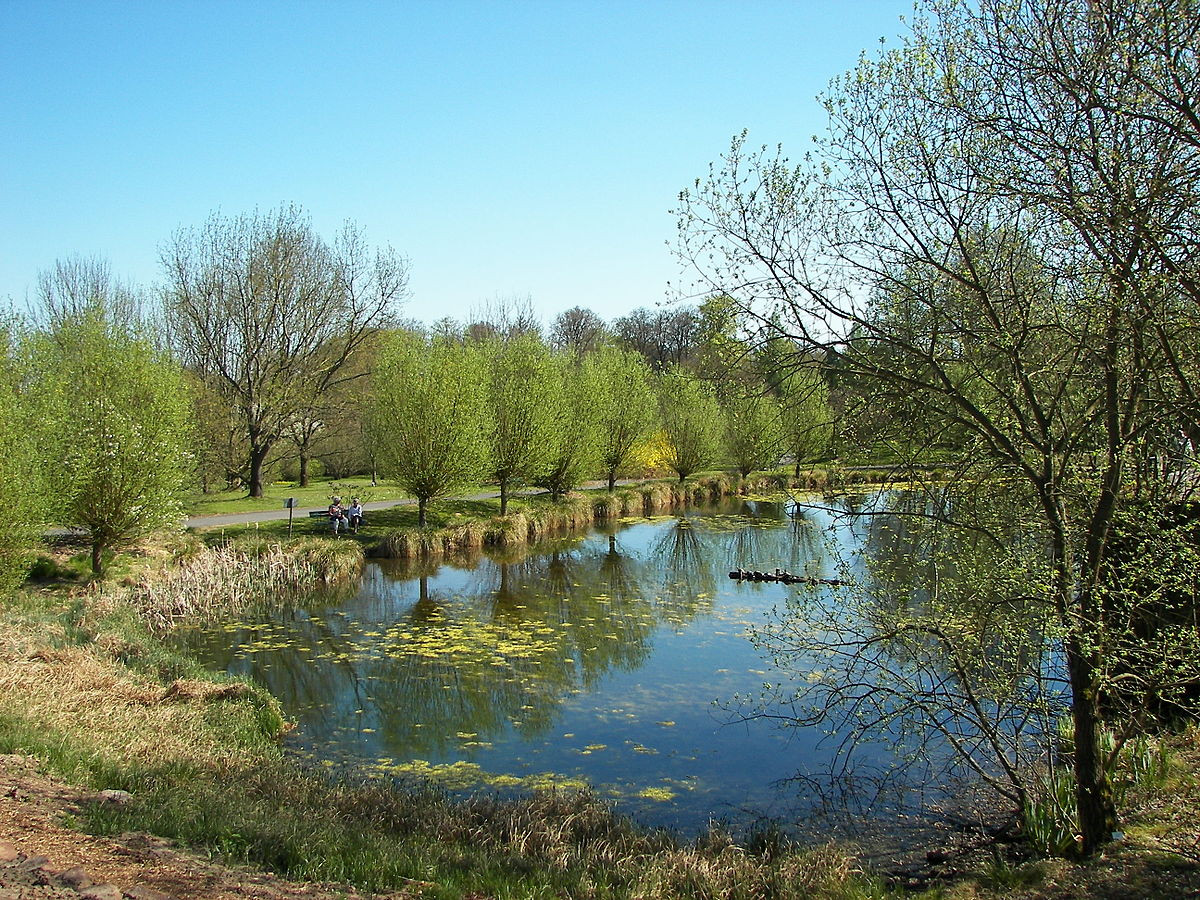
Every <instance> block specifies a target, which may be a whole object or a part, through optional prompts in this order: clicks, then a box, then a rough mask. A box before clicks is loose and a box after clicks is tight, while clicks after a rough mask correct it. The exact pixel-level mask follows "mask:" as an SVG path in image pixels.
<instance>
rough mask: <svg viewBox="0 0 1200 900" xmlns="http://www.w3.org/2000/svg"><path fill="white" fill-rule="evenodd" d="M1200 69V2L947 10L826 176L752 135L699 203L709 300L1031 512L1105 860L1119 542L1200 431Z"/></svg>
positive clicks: (1087, 823) (837, 142)
mask: <svg viewBox="0 0 1200 900" xmlns="http://www.w3.org/2000/svg"><path fill="white" fill-rule="evenodd" d="M1198 52H1200V29H1198V27H1197V12H1196V9H1195V7H1194V5H1193V4H1191V3H1190V2H1186V0H1131V2H1126V0H1121V2H1117V0H1093V2H1083V0H982V2H980V3H978V4H968V3H965V2H957V0H945V2H943V0H932V2H928V3H926V4H924V14H923V15H920V16H918V17H917V18H916V19H915V21H914V23H913V25H912V31H911V33H910V34H909V35H908V37H907V39H906V41H905V42H904V44H903V45H902V46H901V47H899V48H898V49H896V50H892V51H888V52H884V53H882V54H881V55H880V56H879V57H878V58H877V59H875V60H864V61H863V62H862V63H861V64H860V66H859V67H858V68H857V69H856V70H854V71H853V72H851V73H850V74H849V75H847V76H845V77H844V78H842V79H839V80H838V81H836V82H835V83H834V85H833V87H832V88H831V90H830V92H829V94H828V97H827V102H826V105H827V108H828V111H829V115H830V126H831V127H830V131H829V137H828V138H826V139H824V140H823V141H822V142H821V144H820V145H819V146H818V148H817V151H816V153H815V154H814V156H813V158H812V160H811V161H810V162H806V163H800V164H794V163H792V162H790V161H789V160H788V159H787V158H786V157H785V156H784V155H783V153H782V151H781V150H776V151H772V150H770V149H768V148H762V149H759V150H753V149H751V148H749V147H748V146H747V143H746V141H745V138H744V136H743V137H742V138H739V139H737V140H735V141H734V143H733V145H732V147H731V149H730V152H729V153H728V154H727V155H726V157H725V158H724V160H723V161H722V163H721V164H720V165H718V166H714V167H713V169H712V171H711V172H710V176H709V177H708V178H707V179H705V180H701V181H698V182H697V184H696V186H695V188H694V189H689V190H688V191H686V192H684V193H683V195H682V196H681V205H680V209H679V226H680V252H681V255H682V257H683V258H684V259H686V260H688V261H689V262H691V263H693V264H694V266H695V271H696V272H697V273H698V275H699V277H700V281H701V283H702V290H703V291H704V292H706V293H708V292H711V291H713V290H720V291H723V292H724V293H726V294H727V295H729V296H730V297H732V298H734V300H735V301H736V303H737V304H738V309H739V313H740V314H741V315H742V316H744V317H746V318H748V319H749V320H750V321H751V322H752V323H754V324H756V325H757V327H759V328H762V329H767V330H773V331H774V332H775V333H777V334H779V336H780V337H783V338H786V339H789V340H794V341H795V342H797V345H798V346H799V347H801V348H802V349H804V350H805V351H806V352H809V353H810V354H816V355H817V356H818V357H819V358H822V359H825V360H826V361H827V362H829V361H831V360H834V359H836V360H837V364H838V369H839V373H841V374H842V375H843V376H851V377H853V378H855V379H856V382H857V383H858V384H859V385H860V386H862V387H863V389H864V390H865V391H866V392H867V400H868V402H869V403H870V404H871V405H873V406H876V407H883V408H888V409H891V410H894V411H895V414H894V415H893V417H892V418H891V419H890V424H891V425H892V426H895V427H896V428H897V430H896V432H895V433H894V437H895V441H896V442H897V443H898V444H900V443H902V444H904V445H906V447H907V449H908V451H909V452H908V456H907V458H908V459H910V460H913V461H916V462H927V461H928V460H930V459H931V458H933V457H934V456H935V455H936V458H939V459H941V460H942V461H947V460H952V461H955V462H957V464H958V466H959V477H967V473H968V472H974V473H975V474H976V475H977V476H979V475H982V474H984V473H986V474H987V475H989V476H990V477H993V478H1004V479H1006V480H1007V483H1008V484H1009V486H1010V490H1011V492H1012V494H1013V495H1014V496H1021V497H1022V498H1023V499H1024V501H1025V503H1026V508H1027V509H1028V510H1029V511H1030V513H1031V516H1032V517H1031V518H1030V519H1029V521H1030V523H1031V527H1033V528H1034V529H1035V533H1036V534H1037V535H1038V536H1039V539H1040V540H1042V541H1043V546H1044V547H1045V548H1046V556H1047V567H1048V571H1049V573H1050V574H1049V576H1048V579H1047V582H1046V583H1047V585H1048V588H1047V593H1046V597H1045V599H1046V602H1047V603H1048V604H1049V606H1050V607H1051V608H1052V609H1054V610H1055V611H1056V620H1057V628H1058V630H1057V631H1056V633H1055V635H1054V637H1055V640H1056V641H1057V650H1058V653H1059V654H1060V655H1059V656H1058V658H1060V659H1062V660H1063V662H1064V666H1065V671H1064V680H1065V685H1064V687H1065V688H1066V689H1067V690H1065V691H1063V692H1062V693H1061V694H1059V696H1068V695H1069V698H1070V699H1069V715H1070V719H1071V722H1072V725H1073V732H1074V737H1073V748H1074V751H1073V754H1072V758H1073V769H1074V781H1075V791H1074V800H1075V803H1074V807H1075V808H1074V812H1073V814H1074V816H1075V827H1076V833H1077V834H1078V836H1079V841H1078V849H1079V851H1080V852H1082V853H1084V854H1090V853H1093V852H1095V851H1096V850H1097V849H1098V848H1099V847H1100V846H1101V845H1102V844H1103V843H1104V842H1106V841H1107V840H1108V839H1109V836H1110V835H1111V833H1112V831H1113V828H1114V826H1115V806H1114V800H1113V792H1112V785H1111V781H1110V776H1111V772H1112V767H1113V765H1114V763H1115V758H1116V752H1117V751H1116V750H1113V749H1111V748H1110V749H1107V750H1106V749H1102V746H1101V740H1100V737H1101V729H1102V716H1101V708H1100V699H1101V697H1102V696H1103V695H1104V694H1105V690H1104V688H1105V685H1104V679H1105V677H1106V671H1107V669H1106V658H1105V647H1106V644H1107V642H1108V640H1109V638H1110V636H1111V635H1112V634H1113V633H1114V631H1115V630H1117V629H1119V628H1121V627H1122V626H1121V623H1120V622H1117V621H1114V618H1113V616H1112V614H1111V610H1110V609H1109V608H1108V607H1106V605H1105V602H1104V593H1105V584H1104V582H1105V576H1106V572H1107V571H1109V561H1110V557H1111V552H1112V547H1111V541H1112V537H1113V534H1114V523H1115V522H1116V520H1117V517H1118V515H1119V514H1120V513H1121V511H1122V509H1123V507H1124V506H1125V505H1126V504H1127V502H1128V498H1129V497H1130V496H1131V492H1130V486H1131V481H1130V473H1131V471H1132V468H1133V467H1132V466H1131V462H1133V461H1134V460H1135V459H1136V458H1137V456H1138V455H1139V454H1140V453H1142V452H1144V448H1146V447H1148V446H1152V445H1153V441H1154V440H1155V439H1156V437H1157V436H1161V435H1164V434H1166V435H1169V434H1171V433H1172V432H1174V433H1178V432H1179V430H1180V428H1181V427H1182V428H1190V427H1193V423H1194V422H1195V413H1196V405H1195V396H1196V395H1195V391H1194V385H1195V373H1196V372H1197V371H1198V370H1197V362H1198V360H1197V354H1196V353H1195V350H1194V348H1195V347H1196V346H1197V344H1196V341H1195V337H1196V334H1197V331H1196V328H1197V325H1198V324H1200V317H1198V316H1197V314H1196V313H1197V309H1196V303H1195V300H1196V294H1195V292H1194V291H1193V288H1192V285H1193V284H1194V283H1195V281H1194V280H1193V279H1194V273H1195V272H1196V262H1197V257H1196V254H1195V246H1196V241H1195V237H1196V235H1197V225H1200V146H1198V145H1197V143H1196V141H1195V134H1196V128H1195V119H1194V117H1193V116H1192V114H1191V111H1192V110H1194V109H1196V104H1195V102H1194V101H1195V97H1196V92H1197V90H1200V88H1198V87H1197V81H1196V79H1195V78H1194V77H1193V76H1194V74H1195V73H1194V72H1193V71H1192V70H1193V69H1194V68H1195V60H1196V59H1197V53H1198ZM710 254H711V257H710ZM710 259H713V260H716V261H717V262H716V263H715V264H710V263H709V260H710ZM934 451H936V454H934ZM1127 727H1131V728H1136V727H1138V725H1137V722H1136V719H1135V720H1134V721H1133V722H1132V724H1131V725H1129V726H1127ZM1126 733H1128V732H1126ZM1119 746H1120V741H1118V746H1117V749H1118V750H1119Z"/></svg>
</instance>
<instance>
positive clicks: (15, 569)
mask: <svg viewBox="0 0 1200 900" xmlns="http://www.w3.org/2000/svg"><path fill="white" fill-rule="evenodd" d="M23 360H24V354H23V353H22V351H21V348H20V345H19V341H18V334H17V325H16V323H14V322H0V508H3V509H5V510H7V511H8V513H7V514H6V515H5V516H4V521H3V522H0V596H4V595H6V594H8V592H9V591H10V590H12V588H14V587H16V585H17V584H19V583H20V581H21V578H22V577H23V576H24V574H25V571H26V570H27V568H28V566H29V563H30V560H31V557H32V551H33V548H34V546H36V542H37V533H38V526H39V525H40V524H42V522H43V520H44V518H45V517H46V516H47V514H48V513H49V510H48V508H47V505H46V503H45V502H44V500H43V499H42V490H41V489H40V483H41V472H42V471H43V467H42V466H41V465H40V464H39V463H40V461H39V460H38V459H37V457H36V456H35V452H34V451H35V447H36V441H35V440H34V439H33V438H34V436H35V435H36V428H37V427H38V420H37V419H38V417H37V415H36V413H37V410H36V407H35V406H34V404H33V402H32V398H31V397H30V395H29V392H28V390H27V384H26V380H27V378H28V374H27V371H26V365H25V363H24V361H23Z"/></svg>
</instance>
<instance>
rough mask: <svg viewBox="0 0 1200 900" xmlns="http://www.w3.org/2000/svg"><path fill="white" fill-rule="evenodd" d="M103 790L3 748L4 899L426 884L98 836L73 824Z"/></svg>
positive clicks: (314, 897)
mask: <svg viewBox="0 0 1200 900" xmlns="http://www.w3.org/2000/svg"><path fill="white" fill-rule="evenodd" d="M89 802H119V797H118V798H117V799H116V800H112V801H106V800H102V799H101V798H100V796H99V795H97V794H94V793H87V792H83V791H80V790H77V789H75V788H71V787H68V786H66V785H64V784H62V783H61V782H58V781H55V780H53V779H50V778H47V777H45V776H44V775H42V774H41V773H40V772H39V770H38V766H37V763H36V761H34V760H32V759H29V758H28V757H23V756H5V755H0V900H34V898H37V900H41V898H70V900H122V898H127V900H164V898H174V900H234V898H258V900H281V898H309V900H334V898H341V900H345V898H374V900H382V898H383V897H388V898H394V900H399V898H412V897H418V896H420V895H421V886H420V885H419V884H414V885H413V886H412V888H411V889H410V890H406V891H402V892H400V893H394V894H387V895H378V894H361V893H359V892H357V891H354V890H352V889H350V888H344V887H339V886H337V885H328V884H298V883H295V882H290V881H285V880H283V879H280V878H275V877H273V876H271V875H267V874H263V873H261V872H257V871H254V870H250V869H240V868H230V867H227V866H221V865H216V864H215V863H212V862H209V861H208V860H205V859H203V858H200V857H198V856H196V855H194V854H190V853H188V852H185V851H183V850H181V849H179V848H177V847H175V846H174V845H173V844H172V843H171V842H170V841H167V840H165V839H163V838H159V837H155V836H153V835H148V834H140V833H130V834H122V835H119V836H117V837H112V838H109V837H94V836H91V835H87V834H83V833H82V832H79V831H76V830H73V829H71V828H68V827H66V825H65V824H63V823H64V819H66V818H67V817H69V816H71V815H73V814H76V813H78V811H79V810H80V808H81V806H82V805H83V804H85V803H89Z"/></svg>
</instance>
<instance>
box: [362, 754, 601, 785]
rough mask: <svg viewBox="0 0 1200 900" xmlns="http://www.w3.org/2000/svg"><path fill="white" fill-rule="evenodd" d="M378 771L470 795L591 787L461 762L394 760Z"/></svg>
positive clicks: (572, 779) (545, 775)
mask: <svg viewBox="0 0 1200 900" xmlns="http://www.w3.org/2000/svg"><path fill="white" fill-rule="evenodd" d="M374 768H375V771H376V772H378V773H380V774H383V775H387V776H389V777H392V778H399V779H413V780H417V781H421V782H424V783H426V784H432V785H436V786H437V787H441V788H445V789H446V790H454V791H470V790H475V789H478V788H480V787H491V788H518V789H521V790H527V791H549V790H556V791H587V790H590V786H589V785H588V783H587V781H586V780H585V779H582V778H577V777H571V776H566V775H559V774H556V773H554V772H538V773H537V774H534V775H524V776H517V775H508V774H501V773H495V772H488V771H487V770H485V769H484V768H483V767H482V766H480V765H478V764H476V763H473V762H468V761H466V760H459V761H458V762H452V763H431V762H429V761H428V760H424V759H414V760H411V761H409V762H402V763H396V762H391V761H390V760H389V761H387V762H383V763H376V764H375V767H374Z"/></svg>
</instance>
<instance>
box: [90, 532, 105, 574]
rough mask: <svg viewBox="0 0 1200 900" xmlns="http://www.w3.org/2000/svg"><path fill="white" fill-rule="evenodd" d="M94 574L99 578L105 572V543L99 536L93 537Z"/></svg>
mask: <svg viewBox="0 0 1200 900" xmlns="http://www.w3.org/2000/svg"><path fill="white" fill-rule="evenodd" d="M92 574H93V575H95V576H96V577H97V578H99V577H100V576H101V575H103V574H104V545H103V544H101V543H100V540H99V538H92Z"/></svg>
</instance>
